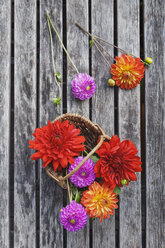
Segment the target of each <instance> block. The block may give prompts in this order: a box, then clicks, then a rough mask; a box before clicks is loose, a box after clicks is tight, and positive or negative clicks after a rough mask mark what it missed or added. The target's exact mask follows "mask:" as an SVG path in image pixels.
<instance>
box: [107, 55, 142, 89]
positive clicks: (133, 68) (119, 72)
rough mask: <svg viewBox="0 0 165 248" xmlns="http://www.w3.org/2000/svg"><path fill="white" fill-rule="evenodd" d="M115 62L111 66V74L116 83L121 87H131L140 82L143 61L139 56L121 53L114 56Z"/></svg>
mask: <svg viewBox="0 0 165 248" xmlns="http://www.w3.org/2000/svg"><path fill="white" fill-rule="evenodd" d="M115 59H116V63H115V64H113V65H112V66H111V74H112V75H113V77H112V78H113V80H115V81H116V85H117V86H120V88H121V89H132V88H134V87H136V86H137V85H138V84H140V81H141V80H142V78H143V77H144V71H145V67H144V63H143V62H141V59H140V58H133V57H132V56H130V55H125V54H122V55H121V57H116V58H115Z"/></svg>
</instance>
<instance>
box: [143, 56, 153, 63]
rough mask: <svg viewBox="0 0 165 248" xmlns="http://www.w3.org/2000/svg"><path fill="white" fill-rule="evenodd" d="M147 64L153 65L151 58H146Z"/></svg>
mask: <svg viewBox="0 0 165 248" xmlns="http://www.w3.org/2000/svg"><path fill="white" fill-rule="evenodd" d="M145 62H147V63H148V64H149V65H150V64H152V58H150V57H147V58H145Z"/></svg>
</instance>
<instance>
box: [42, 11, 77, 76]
mask: <svg viewBox="0 0 165 248" xmlns="http://www.w3.org/2000/svg"><path fill="white" fill-rule="evenodd" d="M47 17H48V19H49V21H50V24H51V25H52V28H53V29H54V31H55V33H56V35H57V37H58V39H59V41H60V43H61V45H62V47H63V49H64V51H65V53H66V55H67V56H68V58H69V60H70V62H71V64H72V65H73V67H74V69H75V70H76V72H77V73H79V71H78V69H77V67H76V66H75V64H74V63H73V61H72V59H71V57H70V55H69V53H68V52H67V50H66V48H65V46H64V44H63V42H62V40H61V38H60V35H59V34H58V32H57V30H56V28H55V26H54V24H53V22H52V20H51V18H50V16H49V14H48V13H47Z"/></svg>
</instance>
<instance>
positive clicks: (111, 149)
mask: <svg viewBox="0 0 165 248" xmlns="http://www.w3.org/2000/svg"><path fill="white" fill-rule="evenodd" d="M137 153H138V150H137V148H136V146H135V145H134V144H133V143H132V142H131V141H130V140H124V141H122V142H120V139H119V138H118V137H117V135H115V136H113V137H112V138H111V140H110V141H109V142H104V143H103V144H102V146H101V147H100V148H99V149H98V150H97V154H98V155H99V157H100V159H99V160H98V162H97V163H96V165H95V173H96V177H103V178H104V180H105V181H106V182H107V183H108V184H109V185H110V186H111V187H112V188H115V187H116V185H118V186H119V187H122V184H121V180H122V179H126V180H127V181H128V183H127V185H128V184H129V180H132V181H136V174H135V172H139V171H142V168H141V166H140V165H141V161H140V157H138V156H136V154H137Z"/></svg>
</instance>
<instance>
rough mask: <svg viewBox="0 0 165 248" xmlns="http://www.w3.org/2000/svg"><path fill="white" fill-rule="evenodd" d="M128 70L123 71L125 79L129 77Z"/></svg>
mask: <svg viewBox="0 0 165 248" xmlns="http://www.w3.org/2000/svg"><path fill="white" fill-rule="evenodd" d="M130 74H131V73H130V72H129V71H124V72H123V78H125V79H128V78H130Z"/></svg>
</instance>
